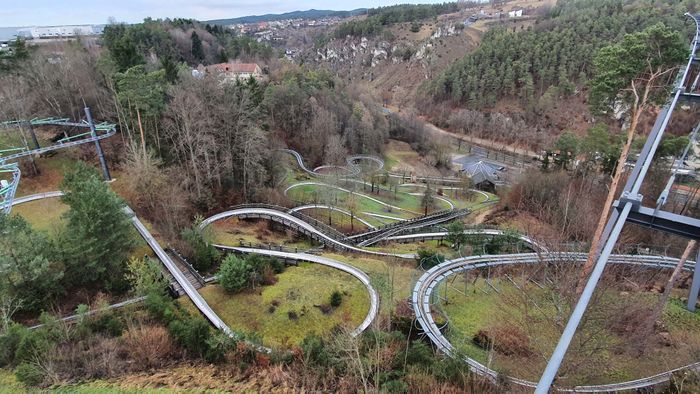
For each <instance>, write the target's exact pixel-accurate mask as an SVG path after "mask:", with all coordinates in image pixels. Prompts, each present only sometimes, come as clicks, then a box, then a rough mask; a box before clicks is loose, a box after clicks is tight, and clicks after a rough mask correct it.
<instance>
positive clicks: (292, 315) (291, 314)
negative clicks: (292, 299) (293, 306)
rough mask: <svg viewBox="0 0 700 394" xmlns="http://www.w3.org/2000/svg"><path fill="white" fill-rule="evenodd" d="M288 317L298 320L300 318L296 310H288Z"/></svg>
mask: <svg viewBox="0 0 700 394" xmlns="http://www.w3.org/2000/svg"><path fill="white" fill-rule="evenodd" d="M287 317H289V320H297V319H298V318H299V316H298V315H297V313H296V311H289V312H287Z"/></svg>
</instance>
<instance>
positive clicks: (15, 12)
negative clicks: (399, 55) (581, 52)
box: [0, 0, 444, 27]
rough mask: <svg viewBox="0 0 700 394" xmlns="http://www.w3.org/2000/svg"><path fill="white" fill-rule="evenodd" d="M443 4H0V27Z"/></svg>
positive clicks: (388, 0) (213, 0) (308, 0)
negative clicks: (111, 18) (113, 19)
mask: <svg viewBox="0 0 700 394" xmlns="http://www.w3.org/2000/svg"><path fill="white" fill-rule="evenodd" d="M443 1H444V0H437V1H436V0H422V1H411V0H408V1H406V0H375V1H370V0H346V1H342V2H338V1H320V0H299V1H288V0H282V1H271V0H258V1H255V0H203V1H196V0H70V1H69V0H0V27H7V26H34V25H37V26H51V25H71V24H102V23H107V20H108V19H109V18H110V17H113V18H115V19H116V20H117V21H119V22H129V23H133V22H140V21H142V20H143V19H144V18H145V17H149V16H150V17H152V18H154V19H157V18H174V17H182V18H194V19H198V20H209V19H224V18H235V17H239V16H246V15H261V14H278V13H284V12H290V11H297V10H302V11H303V10H308V9H311V8H314V9H328V10H352V9H356V8H372V7H378V6H385V5H392V4H398V3H402V4H403V3H441V2H443Z"/></svg>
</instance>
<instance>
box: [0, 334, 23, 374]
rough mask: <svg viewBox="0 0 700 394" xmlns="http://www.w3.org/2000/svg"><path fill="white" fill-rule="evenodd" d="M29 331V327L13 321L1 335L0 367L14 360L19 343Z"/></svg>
mask: <svg viewBox="0 0 700 394" xmlns="http://www.w3.org/2000/svg"><path fill="white" fill-rule="evenodd" d="M28 331H29V329H27V328H26V327H24V326H23V325H21V324H18V323H12V324H11V325H10V327H9V328H8V329H7V331H5V333H4V334H3V335H2V336H0V367H2V366H5V365H8V364H10V363H12V362H13V361H14V359H15V352H16V351H17V348H18V347H19V343H20V342H21V341H22V337H24V336H25V335H26V333H27V332H28Z"/></svg>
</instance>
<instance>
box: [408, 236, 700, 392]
mask: <svg viewBox="0 0 700 394" xmlns="http://www.w3.org/2000/svg"><path fill="white" fill-rule="evenodd" d="M532 246H533V248H539V247H540V246H536V244H532ZM586 257H587V255H586V254H584V253H567V252H562V253H539V254H538V253H523V254H509V255H495V256H471V257H466V258H461V259H456V260H451V261H446V262H444V263H442V264H439V265H437V266H435V267H433V268H431V269H430V270H428V271H427V272H425V273H424V274H423V276H421V277H420V278H419V279H418V281H417V282H416V285H415V287H414V289H413V295H412V305H413V310H414V312H415V314H416V319H417V320H418V323H419V324H420V325H421V327H422V328H423V330H424V332H425V334H426V335H427V336H428V338H429V339H430V340H431V341H432V342H433V343H434V344H435V346H436V347H437V348H438V349H439V350H441V351H443V352H444V353H446V354H448V355H450V356H458V354H457V351H456V349H455V348H454V347H453V346H452V344H451V343H450V342H449V341H448V340H447V338H445V336H444V335H442V332H441V331H440V329H439V327H438V326H437V325H436V324H435V321H434V320H433V317H432V314H431V307H432V302H431V298H432V297H431V295H432V293H433V290H434V289H435V288H436V287H437V285H438V284H439V283H440V282H442V281H443V280H445V279H446V278H447V277H449V276H451V275H454V274H456V273H460V272H465V271H469V270H473V269H478V268H486V267H497V266H503V265H516V264H539V263H554V262H582V261H585V260H586ZM610 262H611V263H613V264H627V265H636V266H643V267H649V268H669V269H673V268H674V267H675V266H676V264H677V263H678V259H673V258H664V257H656V256H638V255H634V256H633V255H613V256H611V258H610ZM684 269H685V270H686V271H692V270H694V269H695V264H694V263H693V262H690V261H689V262H686V266H685V267H684ZM464 361H465V362H466V363H467V364H469V366H470V367H471V370H472V371H473V372H475V373H478V374H480V375H483V376H486V377H488V378H490V379H492V380H495V379H496V378H497V375H498V374H497V372H496V371H494V370H492V369H490V368H488V367H486V366H485V365H483V364H481V363H479V362H478V361H476V360H474V359H472V358H469V357H466V358H465V359H464ZM691 369H692V370H698V369H700V363H694V364H690V365H686V366H684V367H681V368H677V369H674V370H671V371H667V372H663V373H660V374H657V375H653V376H649V377H646V378H642V379H637V380H630V381H627V382H620V383H613V384H604V385H589V386H577V387H574V388H558V390H559V391H568V392H617V391H623V390H635V389H639V388H642V387H648V386H651V385H654V384H658V383H663V382H665V381H668V380H669V378H670V376H671V375H672V373H673V372H676V371H679V370H691ZM508 380H510V381H511V382H512V383H515V384H518V385H520V386H525V387H531V388H534V387H536V386H537V383H536V382H532V381H529V380H524V379H518V378H513V377H508Z"/></svg>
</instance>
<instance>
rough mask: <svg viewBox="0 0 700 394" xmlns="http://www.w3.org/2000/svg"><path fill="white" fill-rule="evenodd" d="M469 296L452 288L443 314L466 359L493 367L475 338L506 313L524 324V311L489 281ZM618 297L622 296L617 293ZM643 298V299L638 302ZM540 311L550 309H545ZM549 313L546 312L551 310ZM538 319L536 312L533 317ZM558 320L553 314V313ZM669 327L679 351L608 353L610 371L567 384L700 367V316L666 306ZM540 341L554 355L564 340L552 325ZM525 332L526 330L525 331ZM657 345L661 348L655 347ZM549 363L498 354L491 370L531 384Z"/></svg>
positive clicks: (613, 341) (612, 338)
mask: <svg viewBox="0 0 700 394" xmlns="http://www.w3.org/2000/svg"><path fill="white" fill-rule="evenodd" d="M492 283H493V284H494V285H495V286H496V287H497V288H498V289H499V290H500V291H501V293H502V294H509V295H514V294H516V293H519V291H518V290H516V289H515V288H514V287H513V286H512V284H510V282H508V281H506V280H498V279H494V280H493V281H492ZM466 289H467V291H466V296H465V294H464V291H465V285H464V281H463V279H462V277H459V278H458V279H457V280H455V282H454V283H453V286H449V287H447V293H446V294H447V299H448V300H449V302H448V303H447V304H446V303H445V302H444V301H443V302H441V304H440V307H441V309H442V310H443V311H444V312H445V313H446V314H447V316H448V318H449V320H450V330H449V332H448V338H449V339H450V341H451V342H452V343H453V344H454V345H455V346H456V347H458V348H459V349H460V350H461V351H462V352H464V353H465V355H467V356H469V357H472V358H474V359H476V360H477V361H479V362H482V363H484V364H485V363H487V361H488V353H487V351H485V350H484V349H482V348H480V347H478V346H476V345H474V343H473V342H472V338H473V336H474V334H476V333H477V332H478V331H479V330H480V329H485V328H488V327H490V326H493V325H498V324H499V323H501V316H502V315H503V314H504V313H506V311H507V313H508V314H509V316H512V317H513V319H514V321H520V320H519V319H521V318H522V310H518V309H515V308H511V307H509V306H506V305H505V304H504V303H503V302H502V301H500V297H501V295H499V294H497V293H496V292H495V291H494V290H493V289H491V288H490V287H488V285H486V283H485V282H484V280H482V279H480V280H479V281H478V282H477V283H476V284H475V285H472V283H471V282H470V283H469V284H468V285H467V286H466ZM437 291H438V292H439V293H440V295H441V296H444V295H445V286H444V285H441V286H440V287H439V288H438V290H437ZM530 292H531V295H533V296H534V297H535V298H538V297H539V296H542V295H541V294H536V293H538V291H537V290H536V289H530ZM610 296H612V297H616V296H617V293H616V292H612V293H611V294H610ZM637 297H639V298H637ZM656 299H657V298H656V296H655V295H653V294H651V293H644V294H639V295H635V301H630V302H649V303H650V304H653V302H654V301H655V300H656ZM540 305H546V303H541V304H540ZM545 310H546V308H545ZM532 313H533V314H536V313H535V312H532ZM548 313H549V314H551V315H554V312H553V310H552V311H549V312H548ZM664 322H665V324H666V325H667V328H668V330H669V333H670V335H671V336H672V337H673V338H675V339H676V340H677V341H679V345H678V346H671V347H665V346H658V345H657V346H654V347H652V348H651V349H649V350H647V354H645V355H644V356H643V357H641V358H640V357H633V356H631V355H630V354H628V353H622V354H616V352H613V351H607V350H606V351H602V352H600V353H599V354H598V356H597V357H598V360H599V362H600V361H601V360H605V362H606V363H607V367H606V368H604V369H603V370H600V371H596V373H595V374H594V375H595V377H594V378H593V379H592V380H591V378H588V379H583V378H582V377H581V376H579V375H578V374H577V373H572V374H571V375H570V376H569V377H568V378H567V384H596V383H600V384H603V383H613V382H616V381H622V380H631V379H637V378H641V377H644V376H649V375H652V374H656V373H659V372H662V371H663V370H667V369H671V368H675V367H679V366H682V365H686V364H689V363H691V362H694V361H696V358H695V354H696V353H695V349H698V347H699V346H700V313H690V312H688V311H687V310H685V309H684V307H683V305H682V304H681V303H680V301H678V300H677V299H674V300H672V301H671V302H670V303H669V304H667V306H666V310H665V312H664ZM535 324H536V326H535V329H534V330H533V332H535V333H536V335H534V337H535V338H537V339H538V340H539V341H542V342H541V343H543V344H542V345H541V346H542V347H543V349H546V352H547V354H549V353H551V351H552V350H553V349H554V345H555V343H554V342H552V341H553V340H556V339H557V338H558V334H559V333H558V332H554V331H552V330H551V328H552V326H551V324H548V323H543V324H537V323H535ZM521 327H524V326H522V325H521ZM599 335H600V336H601V338H604V341H605V342H606V345H605V347H604V349H613V348H615V347H616V345H620V344H624V343H625V338H624V337H620V336H618V335H616V334H613V333H611V332H605V331H602V332H601V334H599ZM574 341H576V339H574ZM652 343H656V342H652ZM544 363H545V360H543V359H539V358H537V357H517V356H510V357H505V356H503V355H499V354H495V355H494V357H493V359H492V365H491V367H492V368H494V369H496V370H502V371H507V372H508V373H510V374H512V375H514V376H516V377H520V378H526V379H534V380H536V379H537V378H538V377H539V373H540V372H541V370H542V369H543V368H544Z"/></svg>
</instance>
